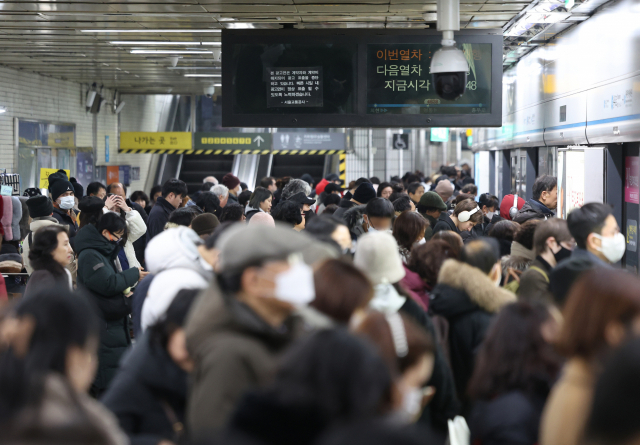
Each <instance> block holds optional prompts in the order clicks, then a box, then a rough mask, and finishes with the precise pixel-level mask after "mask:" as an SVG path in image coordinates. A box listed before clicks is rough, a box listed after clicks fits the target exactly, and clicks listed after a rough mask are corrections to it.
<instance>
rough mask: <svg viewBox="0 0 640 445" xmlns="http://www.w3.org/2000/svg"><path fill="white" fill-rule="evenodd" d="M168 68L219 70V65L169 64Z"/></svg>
mask: <svg viewBox="0 0 640 445" xmlns="http://www.w3.org/2000/svg"><path fill="white" fill-rule="evenodd" d="M167 69H168V70H219V69H220V67H219V66H168V67H167Z"/></svg>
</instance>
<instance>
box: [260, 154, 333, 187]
mask: <svg viewBox="0 0 640 445" xmlns="http://www.w3.org/2000/svg"><path fill="white" fill-rule="evenodd" d="M325 158H326V156H325V155H273V162H272V164H271V176H273V177H274V178H281V177H283V176H291V177H293V178H300V177H301V176H302V175H303V174H305V173H309V174H310V175H311V176H313V179H314V181H315V184H317V183H318V182H320V181H321V180H322V178H323V175H324V162H325Z"/></svg>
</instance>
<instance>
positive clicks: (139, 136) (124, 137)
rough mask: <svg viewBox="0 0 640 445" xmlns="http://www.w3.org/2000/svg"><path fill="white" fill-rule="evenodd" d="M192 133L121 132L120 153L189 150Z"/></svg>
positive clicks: (170, 152) (169, 152)
mask: <svg viewBox="0 0 640 445" xmlns="http://www.w3.org/2000/svg"><path fill="white" fill-rule="evenodd" d="M191 148H192V133H189V132H187V131H170V132H138V131H135V132H121V133H120V146H119V147H118V151H119V152H120V153H167V154H173V153H174V152H176V151H184V150H191Z"/></svg>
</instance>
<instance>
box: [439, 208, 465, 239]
mask: <svg viewBox="0 0 640 445" xmlns="http://www.w3.org/2000/svg"><path fill="white" fill-rule="evenodd" d="M442 230H451V231H452V232H456V233H457V234H458V235H459V234H460V231H459V230H458V228H457V227H456V225H455V223H454V222H453V220H452V219H451V217H450V216H449V214H448V213H447V212H442V213H441V214H440V218H438V222H437V223H436V225H435V227H434V228H433V234H436V233H438V232H440V231H442Z"/></svg>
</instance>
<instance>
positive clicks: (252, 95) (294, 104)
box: [222, 43, 358, 119]
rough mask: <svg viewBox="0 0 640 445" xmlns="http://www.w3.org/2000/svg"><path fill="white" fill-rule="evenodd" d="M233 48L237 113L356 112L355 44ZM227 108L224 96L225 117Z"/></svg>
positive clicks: (234, 107)
mask: <svg viewBox="0 0 640 445" xmlns="http://www.w3.org/2000/svg"><path fill="white" fill-rule="evenodd" d="M232 48H233V50H232V54H233V55H232V57H231V62H232V66H233V74H232V75H233V86H232V88H233V90H234V91H233V112H234V114H237V115H246V114H253V115H259V114H271V115H282V114H287V113H302V114H345V113H355V108H356V92H355V85H356V79H355V76H356V63H357V52H358V47H357V45H355V44H344V43H342V44H323V43H318V44H298V43H274V44H269V43H259V44H244V43H241V44H235V45H233V47H232ZM225 60H227V59H226V58H225ZM223 76H224V74H223ZM223 85H224V78H223ZM224 89H225V88H224V87H223V90H224ZM224 111H225V105H224V94H223V108H222V112H223V119H224Z"/></svg>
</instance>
